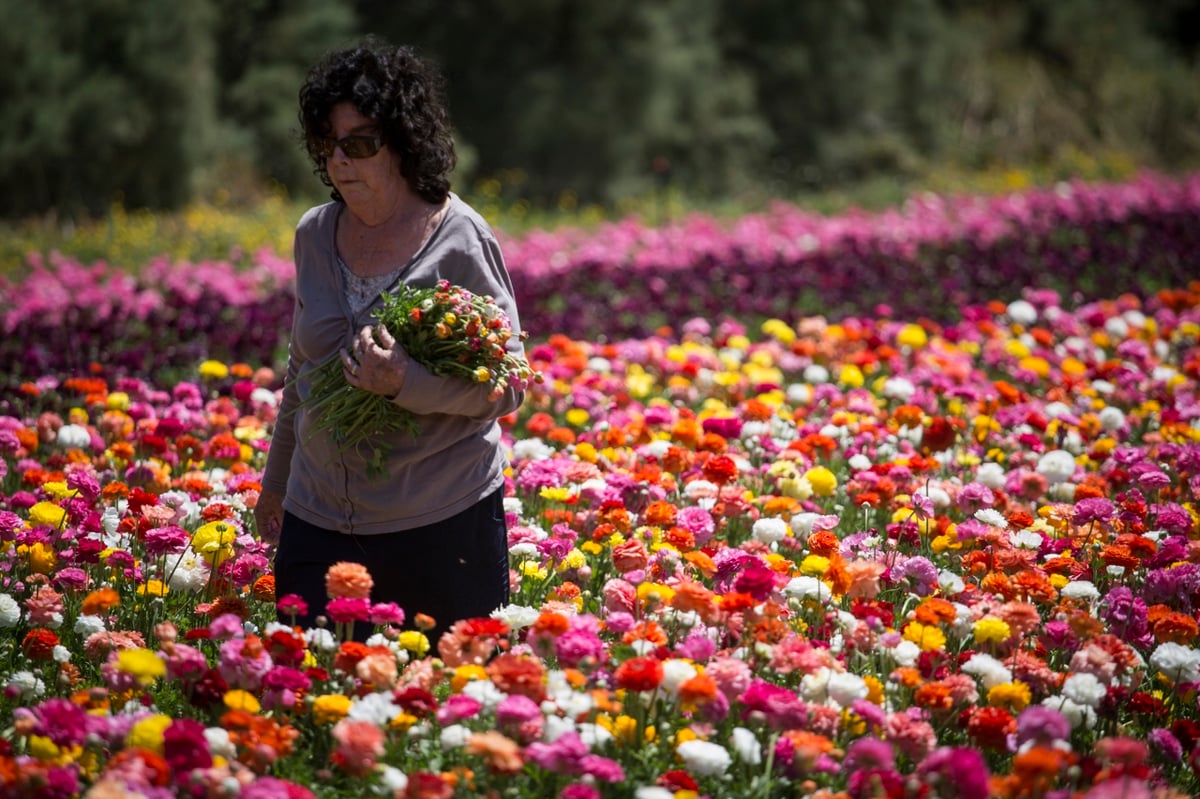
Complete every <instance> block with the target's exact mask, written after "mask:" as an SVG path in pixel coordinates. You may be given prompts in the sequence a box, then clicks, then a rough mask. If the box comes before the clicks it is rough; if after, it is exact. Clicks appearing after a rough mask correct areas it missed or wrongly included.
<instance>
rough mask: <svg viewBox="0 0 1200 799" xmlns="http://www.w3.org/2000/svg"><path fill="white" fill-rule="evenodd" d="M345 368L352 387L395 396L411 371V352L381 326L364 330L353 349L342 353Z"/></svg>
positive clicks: (348, 381)
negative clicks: (397, 342) (409, 353)
mask: <svg viewBox="0 0 1200 799" xmlns="http://www.w3.org/2000/svg"><path fill="white" fill-rule="evenodd" d="M341 355H342V368H343V370H344V372H345V376H346V382H347V383H349V384H350V385H352V386H357V387H358V388H361V389H364V390H366V391H373V392H375V393H376V394H382V395H384V396H385V397H394V396H396V395H397V394H399V393H400V389H401V388H403V387H404V375H405V373H406V372H407V371H408V353H407V352H405V351H404V350H403V349H401V348H400V347H399V346H398V345H397V344H396V339H395V338H393V337H392V334H391V333H389V332H388V329H387V328H386V327H384V326H383V325H382V324H381V325H376V326H375V327H370V326H367V327H364V328H363V329H362V330H360V331H358V335H357V336H355V337H354V343H353V344H351V345H350V349H349V350H348V351H347V350H342V353H341Z"/></svg>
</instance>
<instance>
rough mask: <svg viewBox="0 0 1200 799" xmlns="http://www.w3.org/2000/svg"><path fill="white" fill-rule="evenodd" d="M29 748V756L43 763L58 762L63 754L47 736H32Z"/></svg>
mask: <svg viewBox="0 0 1200 799" xmlns="http://www.w3.org/2000/svg"><path fill="white" fill-rule="evenodd" d="M28 746H29V754H30V755H31V756H32V757H34V758H36V759H38V760H42V761H46V760H57V759H58V756H59V754H60V753H61V750H60V749H59V748H58V745H57V744H55V743H54V741H52V740H50V739H49V738H47V737H46V736H45V735H30V736H29V743H28Z"/></svg>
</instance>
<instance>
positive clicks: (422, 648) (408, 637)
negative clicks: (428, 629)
mask: <svg viewBox="0 0 1200 799" xmlns="http://www.w3.org/2000/svg"><path fill="white" fill-rule="evenodd" d="M398 643H399V644H400V648H401V649H405V650H407V651H409V652H412V653H413V654H414V655H416V656H417V657H419V658H423V657H425V653H427V652H428V651H429V638H427V637H426V635H425V633H423V632H421V631H420V630H405V631H404V632H402V633H400V638H399V639H398Z"/></svg>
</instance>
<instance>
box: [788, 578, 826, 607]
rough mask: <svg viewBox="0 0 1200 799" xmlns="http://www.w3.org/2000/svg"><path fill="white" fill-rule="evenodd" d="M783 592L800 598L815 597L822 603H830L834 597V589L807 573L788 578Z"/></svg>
mask: <svg viewBox="0 0 1200 799" xmlns="http://www.w3.org/2000/svg"><path fill="white" fill-rule="evenodd" d="M783 593H784V595H785V596H793V597H796V598H798V599H815V600H817V601H818V602H821V603H828V602H829V601H830V600H832V599H833V589H831V588H830V587H829V586H827V585H825V583H823V582H821V581H820V580H818V579H817V578H816V577H810V576H808V575H806V574H802V575H800V576H799V577H793V578H792V579H791V580H788V584H787V585H785V586H784V587H783Z"/></svg>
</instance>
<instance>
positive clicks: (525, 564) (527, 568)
mask: <svg viewBox="0 0 1200 799" xmlns="http://www.w3.org/2000/svg"><path fill="white" fill-rule="evenodd" d="M517 571H518V572H520V574H521V576H522V577H532V578H533V579H534V580H545V579H546V578H547V577H549V576H550V572H548V571H546V570H545V569H543V568H542V567H541V566H539V565H538V564H537V561H534V560H526V561H522V562H521V565H520V566H518V567H517Z"/></svg>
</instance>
